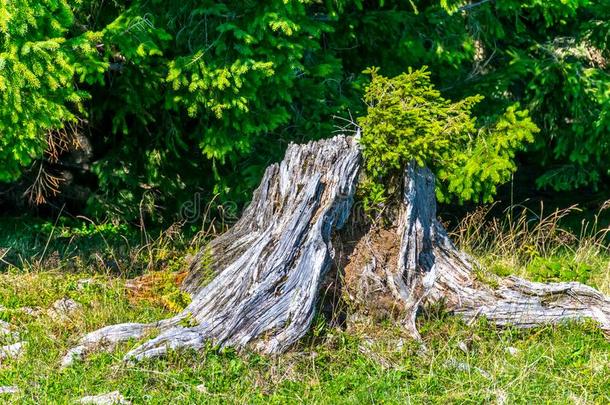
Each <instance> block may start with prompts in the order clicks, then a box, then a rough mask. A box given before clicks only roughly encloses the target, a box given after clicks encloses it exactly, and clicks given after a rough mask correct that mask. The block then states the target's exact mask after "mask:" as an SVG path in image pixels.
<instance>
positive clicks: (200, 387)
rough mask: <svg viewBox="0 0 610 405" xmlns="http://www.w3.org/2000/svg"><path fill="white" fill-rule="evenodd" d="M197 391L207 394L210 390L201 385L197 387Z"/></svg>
mask: <svg viewBox="0 0 610 405" xmlns="http://www.w3.org/2000/svg"><path fill="white" fill-rule="evenodd" d="M195 391H197V392H202V393H204V394H205V393H207V392H208V388H207V387H206V386H205V384H199V385H198V386H196V387H195Z"/></svg>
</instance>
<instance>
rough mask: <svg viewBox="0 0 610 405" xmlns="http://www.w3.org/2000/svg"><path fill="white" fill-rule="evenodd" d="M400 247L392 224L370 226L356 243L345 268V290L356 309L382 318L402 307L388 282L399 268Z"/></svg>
mask: <svg viewBox="0 0 610 405" xmlns="http://www.w3.org/2000/svg"><path fill="white" fill-rule="evenodd" d="M399 248H400V237H399V236H398V234H397V230H396V229H395V228H387V229H379V228H373V229H371V230H369V231H368V232H367V233H366V234H365V235H364V236H363V237H362V238H360V240H359V241H358V242H357V243H356V245H355V246H354V249H353V252H352V254H351V255H350V257H349V260H348V262H347V264H346V266H345V268H344V283H345V291H346V294H347V296H348V299H349V301H350V302H351V303H353V306H354V310H355V311H356V312H360V313H362V314H364V315H368V316H372V317H373V318H375V319H378V320H383V319H388V318H393V319H394V318H397V317H398V315H399V314H400V313H401V312H402V311H403V310H404V308H403V307H402V306H401V303H400V301H399V300H397V299H396V297H395V296H394V294H393V293H392V291H391V290H390V289H389V287H388V283H387V278H388V275H389V274H390V273H391V272H394V271H395V269H397V268H398V251H399Z"/></svg>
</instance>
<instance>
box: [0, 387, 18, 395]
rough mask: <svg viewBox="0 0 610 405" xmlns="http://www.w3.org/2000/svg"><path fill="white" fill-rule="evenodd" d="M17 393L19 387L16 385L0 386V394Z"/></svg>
mask: <svg viewBox="0 0 610 405" xmlns="http://www.w3.org/2000/svg"><path fill="white" fill-rule="evenodd" d="M18 393H19V388H18V387H14V386H13V387H10V386H9V387H0V395H2V394H18Z"/></svg>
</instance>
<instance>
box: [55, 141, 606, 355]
mask: <svg viewBox="0 0 610 405" xmlns="http://www.w3.org/2000/svg"><path fill="white" fill-rule="evenodd" d="M361 160H362V157H361V152H360V149H359V146H358V144H357V141H356V140H355V139H354V138H350V137H345V136H338V137H335V138H332V139H328V140H323V141H318V142H312V143H308V144H306V145H300V146H299V145H290V146H289V148H288V150H287V152H286V157H285V158H284V160H283V161H282V162H281V163H280V164H274V165H272V166H270V167H269V168H268V169H267V171H266V172H265V175H264V178H263V180H262V182H261V185H260V186H259V188H258V189H257V190H256V191H255V193H254V196H253V200H252V203H251V204H250V205H249V206H248V208H247V209H246V210H245V211H244V214H243V217H242V218H241V219H240V220H239V221H238V222H237V224H236V225H235V226H234V227H233V228H232V229H231V230H229V231H228V232H227V233H225V234H223V235H221V236H220V237H218V238H217V239H215V240H214V241H212V242H211V243H210V245H209V246H208V247H207V248H206V249H204V250H202V251H201V252H200V253H199V254H198V255H197V257H196V258H195V260H194V261H193V264H192V265H191V268H190V273H189V276H188V277H187V279H186V280H185V283H184V289H185V290H186V291H188V292H190V293H191V294H192V296H193V300H192V303H191V304H190V305H189V306H188V307H187V308H186V309H185V310H184V311H182V312H181V313H180V314H178V315H177V316H175V317H174V318H171V319H167V320H163V321H160V322H157V323H153V324H122V325H115V326H109V327H106V328H103V329H100V330H98V331H95V332H92V333H90V334H88V335H87V336H85V337H84V338H83V339H82V340H81V342H80V344H79V345H78V346H77V347H75V348H74V349H72V350H70V352H69V353H68V354H67V355H66V357H65V358H64V365H67V364H70V363H71V362H72V361H73V359H75V358H78V357H80V356H82V355H84V354H86V353H87V352H89V351H92V350H98V349H101V348H112V347H114V345H116V344H117V343H119V342H122V341H125V340H127V339H132V338H135V339H141V338H144V337H146V336H147V335H149V334H151V333H153V332H158V333H159V334H158V335H157V336H156V337H154V338H152V339H150V340H148V341H147V342H146V343H144V344H142V345H141V346H138V347H136V348H135V349H133V350H132V351H130V352H129V353H128V354H127V355H126V359H136V360H137V359H143V358H146V357H155V356H159V355H162V354H164V353H165V352H166V351H167V350H168V349H176V348H183V347H187V348H195V349H198V348H202V347H203V346H204V344H205V343H206V342H207V341H213V342H214V343H215V344H217V345H220V346H235V347H246V346H249V347H252V348H254V349H255V350H258V351H260V352H264V353H279V352H282V351H285V350H286V349H288V348H289V347H290V346H291V345H292V344H294V343H295V342H296V341H298V339H300V338H301V337H302V336H303V335H304V334H305V333H306V332H307V330H308V328H309V326H310V324H311V322H312V319H313V316H314V312H315V307H316V302H317V300H318V297H319V295H320V286H321V283H322V280H323V277H324V275H325V273H326V272H327V271H328V269H329V267H330V266H331V259H332V256H333V247H332V245H331V236H332V234H333V232H334V231H335V230H337V229H339V228H340V227H341V226H342V225H343V224H344V223H345V222H346V220H347V218H348V215H349V213H350V209H351V206H352V203H353V199H354V194H355V188H356V180H357V177H358V172H359V169H360V166H361ZM434 185H435V179H434V176H433V174H432V173H431V172H430V171H429V170H428V169H426V168H419V167H417V166H416V165H414V164H411V165H409V166H408V167H407V168H406V169H405V182H404V191H403V198H402V202H401V205H400V208H399V212H398V215H397V216H396V219H395V220H394V221H393V223H392V224H391V225H390V226H388V227H387V228H384V229H379V228H377V227H373V228H372V229H371V230H370V231H369V232H367V233H366V234H365V235H364V236H363V237H362V238H361V239H360V240H359V241H358V243H357V245H356V247H355V249H354V252H353V254H352V255H351V257H350V258H349V261H348V263H347V265H346V266H345V269H339V270H340V271H343V270H344V273H345V274H344V278H345V280H344V281H345V283H344V284H345V288H346V292H347V294H346V295H347V296H348V297H350V299H351V300H353V301H354V302H355V303H357V305H356V307H357V308H360V309H363V310H365V312H368V313H371V314H375V313H382V315H387V314H391V315H392V316H394V317H396V318H398V319H399V320H400V321H401V322H402V324H403V325H404V327H405V328H406V330H407V331H408V332H409V333H410V334H411V335H413V336H414V337H416V338H418V337H419V335H418V332H417V330H416V327H415V317H416V314H417V310H418V309H419V308H420V306H421V305H422V303H426V302H427V303H433V302H439V301H442V302H444V303H445V305H446V306H447V307H448V309H449V310H451V311H453V312H454V313H456V314H459V315H461V316H463V317H465V318H468V319H473V318H476V317H479V316H485V317H487V318H488V319H489V320H490V321H492V322H494V323H497V324H499V325H508V324H512V325H516V326H519V327H530V326H534V325H539V324H544V323H557V322H561V321H565V320H576V319H584V318H591V319H594V320H596V321H597V322H598V323H599V324H600V327H601V328H602V329H603V330H604V331H606V332H610V300H609V299H608V297H605V296H604V295H603V294H601V293H600V292H598V291H596V290H595V289H593V288H591V287H588V286H585V285H583V284H580V283H575V282H574V283H551V284H541V283H532V282H528V281H526V280H522V279H519V278H516V277H509V278H506V279H500V280H499V281H498V286H499V287H497V288H495V289H494V288H492V287H491V286H488V285H486V284H484V283H482V282H480V281H477V280H476V278H475V277H474V272H473V262H472V260H471V259H470V258H469V257H468V256H467V255H465V254H464V253H462V252H460V251H459V250H458V249H457V248H456V247H455V246H454V245H453V243H452V242H451V240H450V239H449V237H448V235H447V232H446V231H445V229H444V228H443V226H442V225H441V224H440V222H439V221H438V220H437V218H436V199H435V194H434ZM206 263H207V264H206ZM210 270H211V271H213V272H214V273H215V274H216V276H215V278H214V279H213V280H212V281H211V282H210V283H209V284H207V285H205V283H204V282H203V280H204V279H205V275H206V274H208V273H209V271H210Z"/></svg>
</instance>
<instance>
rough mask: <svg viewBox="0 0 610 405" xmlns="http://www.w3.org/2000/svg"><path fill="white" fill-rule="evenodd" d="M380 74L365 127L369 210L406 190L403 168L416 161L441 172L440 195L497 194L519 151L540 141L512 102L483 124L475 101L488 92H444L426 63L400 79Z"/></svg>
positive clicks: (370, 90) (369, 94) (485, 197)
mask: <svg viewBox="0 0 610 405" xmlns="http://www.w3.org/2000/svg"><path fill="white" fill-rule="evenodd" d="M365 73H370V74H371V76H372V80H371V83H370V84H369V85H368V86H367V88H366V94H365V96H364V100H365V102H366V104H367V114H366V116H364V117H361V118H360V119H359V120H358V123H359V125H360V127H361V128H362V137H361V140H360V143H361V144H362V146H363V148H364V152H363V153H364V158H365V169H366V174H367V177H366V180H365V182H364V183H363V186H362V187H363V191H364V204H365V208H366V209H367V210H369V211H370V210H371V209H379V208H381V207H383V206H385V205H387V203H388V202H390V203H391V201H389V200H391V197H392V196H396V195H397V193H399V192H400V190H401V184H400V179H401V177H402V176H401V174H402V171H403V170H404V168H405V166H406V165H407V164H408V163H410V162H413V163H415V164H417V165H419V166H428V167H430V168H431V169H433V171H434V172H435V173H436V175H437V179H438V184H437V186H438V187H437V197H438V199H439V200H441V201H448V200H450V199H451V198H457V200H458V201H460V202H463V201H467V200H481V201H484V202H488V201H491V199H492V197H493V195H494V194H495V192H496V188H495V186H496V185H497V184H500V183H503V182H506V181H508V179H510V175H511V174H512V173H513V172H514V170H515V168H516V166H515V164H514V162H513V160H512V159H513V157H514V153H515V151H516V150H518V149H520V148H521V147H522V146H523V144H524V143H526V142H531V141H532V140H533V134H534V133H535V132H538V128H537V127H536V125H535V124H534V123H533V122H532V121H531V119H530V118H529V116H528V113H527V111H520V110H518V107H517V105H513V106H511V107H509V108H508V109H507V110H506V111H505V112H504V114H502V115H501V116H499V117H497V119H496V120H495V122H494V123H493V124H491V125H483V126H477V122H476V119H475V118H474V117H473V115H472V109H473V107H474V106H475V105H476V104H477V103H478V102H480V101H481V100H482V99H483V98H482V97H481V96H472V97H467V98H465V99H463V100H460V101H457V102H453V101H450V100H447V99H445V98H443V97H442V96H441V93H440V92H439V91H438V90H436V89H435V88H434V86H433V85H432V83H431V81H430V72H429V71H427V69H426V68H425V67H424V68H422V69H420V70H412V69H409V70H408V72H406V73H403V74H400V75H398V76H396V77H394V78H387V77H384V76H382V75H380V74H379V73H378V69H377V68H370V69H368V70H366V71H365Z"/></svg>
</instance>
